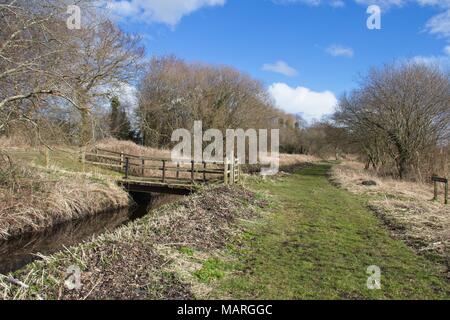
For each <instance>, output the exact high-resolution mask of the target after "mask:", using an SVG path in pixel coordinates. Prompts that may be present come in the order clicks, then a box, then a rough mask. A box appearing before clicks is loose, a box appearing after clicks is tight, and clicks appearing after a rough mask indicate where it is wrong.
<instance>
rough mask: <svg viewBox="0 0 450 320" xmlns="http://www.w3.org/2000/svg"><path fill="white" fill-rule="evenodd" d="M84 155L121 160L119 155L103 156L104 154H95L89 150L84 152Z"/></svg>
mask: <svg viewBox="0 0 450 320" xmlns="http://www.w3.org/2000/svg"><path fill="white" fill-rule="evenodd" d="M85 155H86V156H91V157H95V158H102V159H108V160H117V161H120V160H121V159H120V157H113V156H105V155H102V154H95V153H89V152H86V153H85Z"/></svg>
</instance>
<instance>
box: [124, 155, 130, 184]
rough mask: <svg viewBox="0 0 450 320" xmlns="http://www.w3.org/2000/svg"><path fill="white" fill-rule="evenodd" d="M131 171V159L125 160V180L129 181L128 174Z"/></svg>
mask: <svg viewBox="0 0 450 320" xmlns="http://www.w3.org/2000/svg"><path fill="white" fill-rule="evenodd" d="M129 170H130V158H128V157H126V158H125V180H126V179H128V174H129Z"/></svg>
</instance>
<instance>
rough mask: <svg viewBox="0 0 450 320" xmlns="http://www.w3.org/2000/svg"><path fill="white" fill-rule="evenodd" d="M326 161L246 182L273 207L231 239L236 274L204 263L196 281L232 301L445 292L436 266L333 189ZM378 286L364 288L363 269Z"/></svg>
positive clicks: (361, 204) (361, 203)
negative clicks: (209, 283) (210, 283)
mask: <svg viewBox="0 0 450 320" xmlns="http://www.w3.org/2000/svg"><path fill="white" fill-rule="evenodd" d="M329 169H330V165H329V164H322V165H316V166H314V167H311V168H306V169H302V170H300V171H298V172H296V173H295V174H293V175H291V176H288V177H284V178H282V179H276V180H265V181H262V182H261V181H260V182H256V181H253V182H250V184H251V187H252V188H253V189H256V190H266V191H268V192H270V194H271V195H272V196H273V201H274V202H275V206H273V207H272V208H271V209H270V210H269V211H270V212H269V213H268V214H267V215H266V217H265V218H264V219H265V221H264V223H262V224H256V225H255V224H254V225H253V226H249V229H248V230H247V232H245V234H244V235H243V236H242V237H241V238H240V240H239V241H236V244H235V245H234V250H231V251H232V255H233V256H235V258H236V259H237V260H238V263H236V264H235V267H234V272H231V273H230V272H228V274H229V275H228V276H223V274H224V273H225V271H224V268H221V263H219V262H217V261H215V262H214V263H211V262H208V263H205V265H204V267H203V268H202V269H201V270H200V271H199V275H198V277H199V279H201V280H202V279H210V278H215V279H218V282H219V283H218V286H217V287H218V289H217V290H216V291H215V292H214V293H213V294H212V297H219V298H220V297H233V298H237V299H434V298H444V299H448V298H449V297H450V296H449V292H450V289H449V283H448V282H447V281H446V280H444V278H443V277H442V275H441V274H440V273H439V270H438V265H436V264H433V263H432V262H431V261H429V260H426V259H425V258H424V257H421V256H418V255H417V254H415V253H414V252H413V251H412V250H410V249H409V248H408V247H407V246H406V245H405V244H404V243H403V242H401V241H399V240H394V239H393V238H392V237H391V236H390V235H389V232H388V230H386V228H385V226H383V225H382V223H381V222H380V221H379V220H378V219H377V218H376V217H375V216H374V215H373V213H371V212H370V211H369V210H368V209H367V208H366V205H365V204H366V203H365V199H364V198H361V197H358V196H355V195H352V194H350V193H348V192H347V191H345V190H342V189H339V188H337V187H335V186H332V185H331V184H330V183H329V182H328V180H327V178H326V174H327V172H328V170H329ZM371 265H376V266H379V267H380V269H381V289H380V290H369V289H368V288H367V285H366V283H367V278H368V276H369V275H368V274H367V273H366V272H367V268H368V267H369V266H371Z"/></svg>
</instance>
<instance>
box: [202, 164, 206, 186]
mask: <svg viewBox="0 0 450 320" xmlns="http://www.w3.org/2000/svg"><path fill="white" fill-rule="evenodd" d="M203 182H204V183H206V161H203Z"/></svg>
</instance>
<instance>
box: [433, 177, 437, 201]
mask: <svg viewBox="0 0 450 320" xmlns="http://www.w3.org/2000/svg"><path fill="white" fill-rule="evenodd" d="M433 184H434V197H433V201H437V197H438V186H437V181H436V180H434V181H433Z"/></svg>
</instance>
